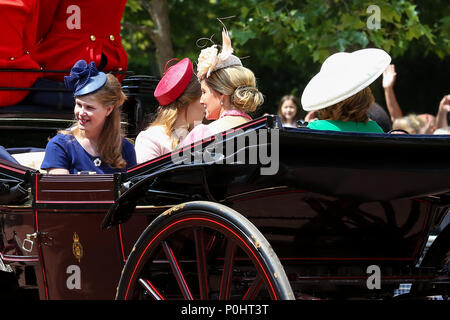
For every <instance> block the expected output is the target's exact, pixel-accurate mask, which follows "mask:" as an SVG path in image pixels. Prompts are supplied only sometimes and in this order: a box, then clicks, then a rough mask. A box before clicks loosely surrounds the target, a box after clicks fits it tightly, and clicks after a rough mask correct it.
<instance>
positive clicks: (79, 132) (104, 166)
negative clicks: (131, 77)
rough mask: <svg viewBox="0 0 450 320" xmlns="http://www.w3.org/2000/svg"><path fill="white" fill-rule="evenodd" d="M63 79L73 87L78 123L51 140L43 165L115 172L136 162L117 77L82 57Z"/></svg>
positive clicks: (55, 170)
mask: <svg viewBox="0 0 450 320" xmlns="http://www.w3.org/2000/svg"><path fill="white" fill-rule="evenodd" d="M64 82H65V84H66V87H67V88H69V89H71V90H73V91H74V96H75V109H74V114H75V120H76V123H75V125H74V126H72V127H71V128H69V129H67V130H65V131H61V132H59V133H58V134H57V135H56V136H55V137H53V138H52V139H51V140H50V141H49V143H48V144H47V147H46V149H45V157H44V161H43V163H42V165H41V169H44V170H47V172H48V173H50V174H69V173H71V174H72V173H73V174H80V173H114V172H123V171H126V170H127V169H128V168H130V167H132V166H134V165H136V153H135V151H134V146H133V145H132V144H131V143H130V142H128V141H127V140H126V139H125V138H124V136H123V133H122V130H121V124H120V121H121V117H120V107H121V105H122V104H123V103H124V101H125V100H126V96H125V94H124V93H123V91H122V88H121V85H120V83H119V81H118V80H117V78H116V77H114V76H113V75H111V74H105V73H103V72H99V71H98V70H97V68H96V66H95V63H93V62H91V63H90V64H87V63H86V61H84V60H80V61H78V62H77V63H75V65H74V66H73V68H72V70H71V72H70V76H68V77H65V79H64Z"/></svg>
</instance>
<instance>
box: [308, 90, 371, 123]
mask: <svg viewBox="0 0 450 320" xmlns="http://www.w3.org/2000/svg"><path fill="white" fill-rule="evenodd" d="M373 102H374V97H373V95H372V91H371V90H370V88H369V87H366V88H364V89H363V90H361V91H359V92H358V93H356V94H354V95H353V96H351V97H350V98H347V99H345V100H344V101H341V102H338V103H336V104H334V105H332V106H329V107H327V108H325V109H321V110H318V111H316V115H317V117H318V118H319V119H320V120H340V121H354V122H364V123H366V122H367V121H369V117H368V115H367V111H368V110H369V108H370V105H371V104H372V103H373Z"/></svg>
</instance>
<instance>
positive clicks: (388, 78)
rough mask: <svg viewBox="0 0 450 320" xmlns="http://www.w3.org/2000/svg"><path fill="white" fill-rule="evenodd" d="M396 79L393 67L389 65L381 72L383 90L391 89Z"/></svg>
mask: <svg viewBox="0 0 450 320" xmlns="http://www.w3.org/2000/svg"><path fill="white" fill-rule="evenodd" d="M396 77H397V73H396V72H395V65H393V64H390V65H389V66H388V67H387V68H386V70H384V72H383V88H385V89H386V88H392V87H393V86H394V83H395V78H396Z"/></svg>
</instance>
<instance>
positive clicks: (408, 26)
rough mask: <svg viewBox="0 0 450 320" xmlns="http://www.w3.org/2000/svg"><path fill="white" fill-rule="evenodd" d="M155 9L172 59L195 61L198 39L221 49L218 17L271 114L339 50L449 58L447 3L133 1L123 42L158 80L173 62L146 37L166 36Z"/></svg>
mask: <svg viewBox="0 0 450 320" xmlns="http://www.w3.org/2000/svg"><path fill="white" fill-rule="evenodd" d="M155 2H158V3H164V2H165V3H166V4H167V6H166V8H167V17H168V20H169V21H170V31H169V32H170V35H168V37H169V38H170V42H171V45H172V46H173V54H172V55H173V56H174V57H179V58H181V57H184V56H187V57H190V58H191V59H193V60H194V61H195V60H196V58H197V56H198V53H199V51H200V48H199V46H198V45H199V43H198V42H197V40H198V39H200V38H204V37H206V38H210V37H211V36H213V35H215V36H214V37H213V38H212V39H213V41H215V42H216V43H218V44H220V43H221V37H220V31H221V24H220V23H219V22H218V21H217V18H221V20H222V21H223V22H224V23H225V25H226V26H227V28H228V29H229V31H230V35H231V39H232V42H233V47H234V48H235V52H236V54H237V55H238V56H240V57H242V58H243V62H244V64H245V65H246V66H248V67H250V68H251V69H252V70H253V71H254V72H255V74H256V75H257V77H258V79H259V86H260V87H261V88H262V91H263V92H264V93H265V95H266V101H267V103H266V105H268V107H266V108H265V109H264V111H271V112H273V111H274V110H273V109H274V108H275V105H276V101H277V100H278V99H279V98H280V96H281V95H282V94H284V93H293V94H297V95H300V94H301V92H302V91H303V87H304V86H305V85H306V83H307V81H308V80H309V79H310V78H311V76H312V75H313V74H314V73H315V72H317V71H318V68H319V67H320V63H321V62H323V61H324V60H325V59H326V58H327V57H328V56H329V55H330V54H332V53H335V52H338V51H353V50H357V49H361V48H366V47H378V48H382V49H384V50H386V51H387V52H389V53H390V54H391V56H392V57H393V58H400V57H403V56H405V55H406V54H408V55H417V56H419V57H424V56H427V55H433V56H437V57H439V59H445V58H448V56H450V44H449V33H450V32H449V30H450V28H449V26H450V19H449V4H448V1H445V0H429V1H424V0H417V1H414V0H409V1H408V0H393V1H387V0H370V1H367V0H343V1H340V0H304V1H295V0H270V1H269V0H239V1H238V0H196V1H188V0H152V1H148V0H128V4H127V10H126V13H125V17H124V42H125V45H126V48H127V51H128V52H129V55H130V61H131V64H133V63H135V64H136V67H138V69H139V67H143V68H147V71H149V72H152V73H154V74H155V71H156V70H158V72H161V71H162V70H163V67H162V66H163V64H164V61H167V60H168V58H169V57H168V56H164V55H161V54H160V52H161V51H163V50H162V49H161V48H159V46H160V44H159V43H158V42H157V41H155V40H154V38H153V37H152V32H149V30H153V31H162V29H161V28H159V27H158V22H157V19H158V18H157V17H156V16H155V14H152V12H151V10H149V8H151V7H152V4H153V3H155ZM370 6H376V7H371V8H375V9H377V10H375V11H373V10H372V11H371V10H368V9H369V7H370ZM377 12H378V13H379V15H377ZM422 17H423V19H422ZM378 18H379V19H378ZM377 23H378V24H377ZM374 26H375V27H374ZM377 26H378V27H377ZM166 30H168V29H166ZM208 45H209V44H208ZM142 57H145V59H143V58H142ZM155 61H159V63H158V64H155ZM155 65H156V66H157V67H155ZM132 67H133V66H132Z"/></svg>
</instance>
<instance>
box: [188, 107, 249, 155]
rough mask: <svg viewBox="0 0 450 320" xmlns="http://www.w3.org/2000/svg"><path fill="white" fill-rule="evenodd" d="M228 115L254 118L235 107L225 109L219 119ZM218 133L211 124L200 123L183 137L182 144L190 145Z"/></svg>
mask: <svg viewBox="0 0 450 320" xmlns="http://www.w3.org/2000/svg"><path fill="white" fill-rule="evenodd" d="M228 116H238V117H244V118H247V119H249V120H252V118H251V117H250V116H249V115H248V114H246V113H245V112H243V111H240V110H235V109H233V110H225V111H224V112H223V113H222V114H221V115H220V117H219V119H221V118H223V117H228ZM230 129H231V128H230ZM216 133H217V132H214V131H213V130H212V129H211V127H210V125H206V124H199V125H197V126H196V127H195V128H194V129H192V131H191V132H189V134H188V135H187V136H186V138H184V139H183V141H181V143H180V146H181V147H184V146H187V145H190V144H191V143H193V142H196V141H200V140H202V139H205V138H208V137H211V136H213V135H215V134H216Z"/></svg>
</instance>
